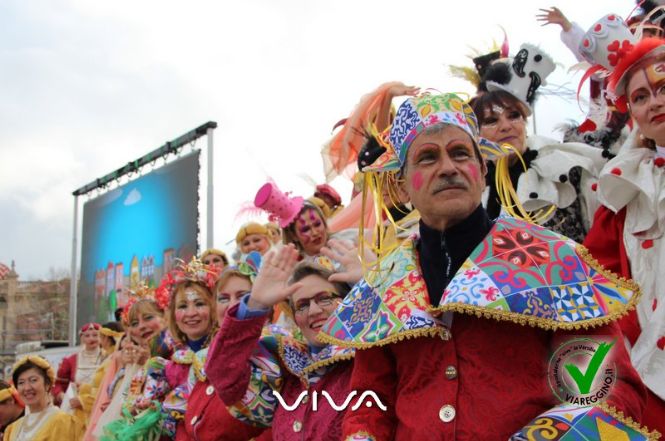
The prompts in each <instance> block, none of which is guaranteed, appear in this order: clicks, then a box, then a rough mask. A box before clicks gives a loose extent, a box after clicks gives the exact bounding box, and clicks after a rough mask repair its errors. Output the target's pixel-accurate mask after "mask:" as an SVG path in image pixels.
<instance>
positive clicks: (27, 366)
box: [12, 360, 52, 386]
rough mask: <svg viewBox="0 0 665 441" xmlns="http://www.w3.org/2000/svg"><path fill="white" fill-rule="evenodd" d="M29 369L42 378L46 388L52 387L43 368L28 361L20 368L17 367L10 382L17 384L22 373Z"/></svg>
mask: <svg viewBox="0 0 665 441" xmlns="http://www.w3.org/2000/svg"><path fill="white" fill-rule="evenodd" d="M30 369H34V370H36V371H37V372H39V375H41V376H42V378H43V379H44V384H45V385H47V386H52V384H51V379H50V378H49V377H48V375H47V373H46V370H45V369H44V368H41V367H39V366H37V365H36V364H34V363H33V362H32V361H30V360H28V361H26V362H25V363H23V364H22V365H21V366H19V367H17V368H16V369H15V370H14V372H12V382H13V383H14V384H18V378H19V377H20V376H21V374H22V373H23V372H26V371H29V370H30Z"/></svg>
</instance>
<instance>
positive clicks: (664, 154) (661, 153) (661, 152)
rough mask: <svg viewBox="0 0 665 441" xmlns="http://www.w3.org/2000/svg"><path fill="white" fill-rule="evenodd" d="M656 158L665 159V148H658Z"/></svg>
mask: <svg viewBox="0 0 665 441" xmlns="http://www.w3.org/2000/svg"><path fill="white" fill-rule="evenodd" d="M656 158H665V147H661V146H659V145H657V146H656Z"/></svg>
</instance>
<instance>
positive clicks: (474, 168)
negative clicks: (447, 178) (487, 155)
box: [467, 164, 480, 181]
mask: <svg viewBox="0 0 665 441" xmlns="http://www.w3.org/2000/svg"><path fill="white" fill-rule="evenodd" d="M467 170H468V171H469V175H471V177H472V178H473V180H474V181H479V180H480V171H479V170H478V165H476V164H469V165H468V168H467Z"/></svg>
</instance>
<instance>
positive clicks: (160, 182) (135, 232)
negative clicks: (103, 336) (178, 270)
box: [77, 152, 199, 324]
mask: <svg viewBox="0 0 665 441" xmlns="http://www.w3.org/2000/svg"><path fill="white" fill-rule="evenodd" d="M198 174H199V152H194V153H191V154H189V155H187V156H185V157H183V158H181V159H178V160H176V161H173V162H171V163H169V164H167V165H165V166H164V167H161V168H159V169H157V170H154V171H152V172H150V173H148V174H146V175H144V176H142V177H140V178H138V179H136V180H133V181H131V182H129V183H127V184H125V185H123V186H121V187H119V188H117V189H115V190H112V191H110V192H108V193H105V194H103V195H101V196H99V197H97V198H95V199H91V200H89V201H87V202H86V203H85V205H84V208H83V234H82V251H81V281H80V285H79V292H78V304H77V309H78V314H77V319H78V323H79V324H82V323H86V322H89V321H102V322H103V321H107V320H112V319H113V312H114V310H115V309H116V308H117V307H120V306H122V305H123V304H124V303H125V302H126V301H127V298H128V294H129V291H130V290H134V289H136V288H137V287H138V286H139V285H140V284H147V285H150V286H156V285H158V284H159V281H160V279H161V277H162V275H163V274H165V273H166V272H167V271H168V270H170V269H171V268H172V266H173V264H174V260H175V259H176V258H181V259H183V260H189V259H190V258H191V257H192V256H194V255H195V254H196V253H197V249H198V245H197V244H198V241H197V239H198V218H199V216H198V201H199V194H198V191H199V176H198Z"/></svg>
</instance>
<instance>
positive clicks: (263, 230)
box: [236, 222, 270, 245]
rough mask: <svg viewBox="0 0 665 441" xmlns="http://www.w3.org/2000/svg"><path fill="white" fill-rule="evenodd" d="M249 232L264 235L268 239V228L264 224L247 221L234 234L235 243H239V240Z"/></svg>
mask: <svg viewBox="0 0 665 441" xmlns="http://www.w3.org/2000/svg"><path fill="white" fill-rule="evenodd" d="M250 234H260V235H262V236H266V237H267V238H268V241H270V231H268V228H267V227H266V226H265V225H261V224H259V223H257V222H249V223H246V224H245V225H243V226H242V227H240V229H239V230H238V234H236V244H237V245H240V242H242V241H243V239H244V238H246V237H247V236H249V235H250Z"/></svg>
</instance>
